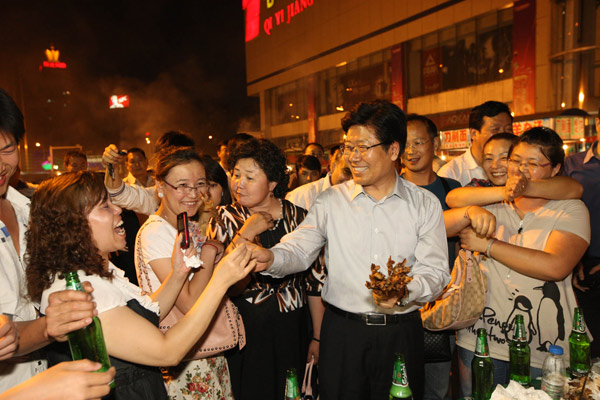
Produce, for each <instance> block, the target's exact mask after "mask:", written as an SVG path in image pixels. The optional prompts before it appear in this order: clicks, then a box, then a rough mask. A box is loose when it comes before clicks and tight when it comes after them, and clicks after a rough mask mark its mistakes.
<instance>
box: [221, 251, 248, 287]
mask: <svg viewBox="0 0 600 400" xmlns="http://www.w3.org/2000/svg"><path fill="white" fill-rule="evenodd" d="M251 256H252V251H251V250H249V249H248V248H246V246H238V247H236V248H235V250H233V251H231V252H229V253H228V254H227V255H226V256H225V257H223V259H222V260H221V261H219V263H218V264H217V266H216V268H215V272H214V274H213V278H214V279H218V280H220V281H221V282H222V283H224V284H225V285H226V286H227V287H229V286H231V285H233V284H235V283H237V282H239V281H240V280H242V279H244V278H245V277H246V276H247V275H248V274H249V273H250V272H251V271H252V270H253V269H254V268H255V267H256V260H251V259H250V257H251Z"/></svg>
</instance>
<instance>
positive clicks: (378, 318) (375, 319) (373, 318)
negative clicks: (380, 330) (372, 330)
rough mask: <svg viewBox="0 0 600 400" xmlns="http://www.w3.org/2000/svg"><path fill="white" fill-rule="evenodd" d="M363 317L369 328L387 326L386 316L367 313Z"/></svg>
mask: <svg viewBox="0 0 600 400" xmlns="http://www.w3.org/2000/svg"><path fill="white" fill-rule="evenodd" d="M365 317H366V318H365V320H366V321H365V322H366V323H367V325H369V326H385V325H387V314H381V313H373V312H368V313H365Z"/></svg>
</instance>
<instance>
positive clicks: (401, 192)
mask: <svg viewBox="0 0 600 400" xmlns="http://www.w3.org/2000/svg"><path fill="white" fill-rule="evenodd" d="M347 184H349V190H350V193H351V194H350V201H354V199H355V198H356V196H358V195H359V194H361V193H362V194H364V195H365V196H369V194H368V193H367V192H365V189H364V188H363V186H362V185H359V184H358V183H355V182H354V180H349V181H348V182H347ZM392 196H397V197H399V198H401V199H402V198H406V189H405V188H404V183H403V178H401V177H400V176H399V175H398V173H397V172H396V185H395V186H394V190H393V191H392V193H390V194H388V195H387V196H385V198H384V200H385V199H387V198H389V197H392ZM369 197H370V196H369Z"/></svg>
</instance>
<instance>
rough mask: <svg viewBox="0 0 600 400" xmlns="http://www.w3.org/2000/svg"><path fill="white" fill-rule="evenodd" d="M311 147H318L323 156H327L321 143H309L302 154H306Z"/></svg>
mask: <svg viewBox="0 0 600 400" xmlns="http://www.w3.org/2000/svg"><path fill="white" fill-rule="evenodd" d="M309 146H317V147H318V148H320V149H321V151H322V152H323V154H325V148H324V147H323V145H322V144H321V143H317V142H310V143H307V144H306V146H304V148H303V149H302V154H304V152H305V151H306V149H308V147H309Z"/></svg>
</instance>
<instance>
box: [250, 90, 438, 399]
mask: <svg viewBox="0 0 600 400" xmlns="http://www.w3.org/2000/svg"><path fill="white" fill-rule="evenodd" d="M342 128H343V129H344V131H345V132H346V135H347V136H346V141H345V143H344V146H343V154H344V157H345V158H346V160H347V162H348V164H349V166H350V169H351V171H352V176H353V180H352V181H348V182H345V183H343V184H340V185H336V186H333V187H331V188H329V189H327V190H326V191H324V192H323V193H322V194H321V195H320V196H318V197H317V199H316V200H315V203H314V204H313V206H312V207H311V209H310V211H309V213H308V215H307V216H306V218H305V220H304V222H303V223H302V224H301V225H300V226H299V227H298V228H297V229H296V230H295V231H294V232H291V233H289V234H288V235H286V236H285V237H284V238H283V239H282V240H281V243H279V244H278V245H276V246H275V247H273V248H271V249H270V250H267V249H262V248H256V249H255V257H256V259H257V260H258V261H259V263H260V267H259V269H266V272H264V273H266V274H269V275H272V276H278V277H280V276H285V275H287V274H291V273H295V272H298V271H302V270H305V269H307V268H308V266H309V265H310V264H311V262H312V261H313V260H314V259H315V258H316V257H317V256H318V254H319V250H320V249H321V247H323V245H325V257H326V260H327V266H328V278H327V281H326V283H325V286H324V288H323V292H322V297H323V300H324V301H325V302H326V303H327V310H326V311H325V316H324V319H323V325H322V328H321V332H320V340H321V351H320V358H319V375H320V385H319V387H320V393H321V396H322V398H323V400H328V399H339V398H344V399H365V398H371V399H384V398H387V396H388V394H389V389H390V385H391V378H392V370H393V360H394V353H404V355H405V360H406V368H407V372H408V379H409V383H410V387H411V388H412V390H413V394H414V398H416V399H420V398H421V397H422V394H423V328H422V324H421V318H420V314H419V311H418V309H419V308H420V307H421V305H422V304H424V303H426V302H428V301H431V300H434V299H435V298H437V296H438V295H439V294H440V293H441V291H442V289H443V288H444V287H445V285H446V284H447V283H448V281H449V279H450V277H449V273H448V255H447V244H446V233H445V229H444V220H443V216H442V209H441V206H440V202H439V201H438V199H437V198H436V197H435V196H434V195H433V194H432V193H431V192H429V191H426V190H423V189H421V188H419V187H417V186H416V185H414V184H412V183H410V182H407V181H406V180H404V179H403V178H401V177H399V176H398V174H397V173H396V170H395V163H396V160H397V159H398V158H399V157H400V155H401V154H402V152H403V151H404V147H405V144H406V116H405V115H404V112H402V110H400V108H398V107H397V106H395V105H394V104H392V103H390V102H387V101H383V100H377V101H374V102H370V103H360V104H359V105H357V106H356V107H355V108H354V109H353V110H352V111H350V112H349V113H348V114H347V115H346V117H344V119H343V120H342ZM390 257H391V258H392V259H393V260H394V261H395V262H401V261H402V260H404V259H406V264H407V265H408V266H410V267H411V273H410V275H411V276H412V278H413V279H412V281H411V282H409V283H408V286H407V287H406V292H405V293H402V294H401V295H400V296H399V297H395V298H392V299H389V300H388V301H385V302H384V303H381V304H379V303H377V302H376V301H375V300H374V299H373V296H372V292H371V290H369V289H367V288H366V287H365V282H366V281H367V280H368V279H369V274H370V272H371V270H370V266H371V264H377V265H381V266H382V267H383V268H382V271H383V272H384V273H386V272H387V271H386V269H385V265H386V263H387V260H388V258H390ZM316 334H317V333H315V335H316Z"/></svg>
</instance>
